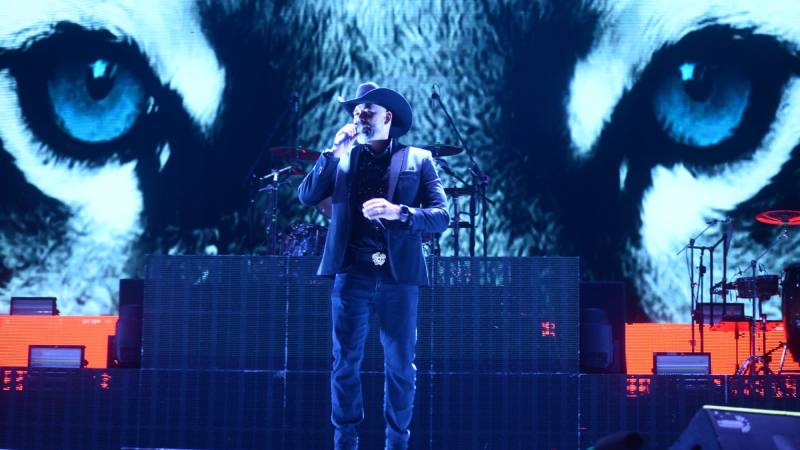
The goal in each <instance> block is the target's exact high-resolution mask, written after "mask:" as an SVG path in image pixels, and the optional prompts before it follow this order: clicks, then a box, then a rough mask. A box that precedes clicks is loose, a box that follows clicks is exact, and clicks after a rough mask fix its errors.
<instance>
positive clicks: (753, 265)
mask: <svg viewBox="0 0 800 450" xmlns="http://www.w3.org/2000/svg"><path fill="white" fill-rule="evenodd" d="M788 238H789V231H788V230H787V229H786V227H784V228H783V229H782V230H781V232H780V234H778V237H777V238H775V240H774V241H772V243H771V244H770V245H769V247H767V248H765V249H764V251H762V252H761V254H760V255H758V256H757V257H756V258H755V259H753V260H752V261H750V272H751V276H752V278H751V280H750V283H752V292H753V294H752V295H753V317H752V318H751V319H750V355H749V356H748V357H747V359H745V360H744V362H743V363H742V365H741V366H740V367H739V370H738V371H737V372H736V374H737V375H745V374H748V373H749V374H750V375H755V374H756V373H757V371H758V368H757V364H758V363H761V364H762V367H763V370H764V373H765V374H769V373H772V371H771V370H770V369H769V360H770V356H769V354H764V355H756V321H760V322H761V332H762V333H763V347H764V350H766V348H767V316H764V315H762V314H761V298H760V296H759V293H758V282H757V279H756V269H757V267H758V261H760V260H761V258H763V257H764V256H766V254H767V253H769V252H770V251H772V249H773V248H775V246H776V245H778V242H780V241H782V240H784V239H788ZM756 312H758V316H756ZM757 317H758V319H756V318H757ZM769 353H772V352H769Z"/></svg>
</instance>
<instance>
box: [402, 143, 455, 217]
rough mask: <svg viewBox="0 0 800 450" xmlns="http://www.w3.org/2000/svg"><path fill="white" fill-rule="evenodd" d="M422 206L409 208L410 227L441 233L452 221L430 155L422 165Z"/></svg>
mask: <svg viewBox="0 0 800 450" xmlns="http://www.w3.org/2000/svg"><path fill="white" fill-rule="evenodd" d="M420 177H421V179H420V204H421V205H422V206H421V207H420V208H412V207H409V208H408V213H409V214H408V221H407V224H408V228H409V229H411V230H412V231H419V232H423V233H441V232H443V231H444V230H446V229H447V225H448V224H449V223H450V213H448V212H447V197H446V196H445V193H444V187H443V186H442V180H441V179H439V174H438V173H437V172H436V167H435V166H434V164H433V158H432V157H431V156H430V155H428V156H426V157H425V158H424V159H423V160H422V164H421V167H420Z"/></svg>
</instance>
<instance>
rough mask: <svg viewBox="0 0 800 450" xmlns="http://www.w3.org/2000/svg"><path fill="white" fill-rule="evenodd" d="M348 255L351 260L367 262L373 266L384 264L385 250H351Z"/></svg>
mask: <svg viewBox="0 0 800 450" xmlns="http://www.w3.org/2000/svg"><path fill="white" fill-rule="evenodd" d="M350 257H351V259H352V260H353V262H360V263H368V264H371V265H373V266H375V267H380V266H383V265H384V264H386V252H385V251H383V250H377V251H374V252H372V253H364V252H353V253H352V254H351V256H350Z"/></svg>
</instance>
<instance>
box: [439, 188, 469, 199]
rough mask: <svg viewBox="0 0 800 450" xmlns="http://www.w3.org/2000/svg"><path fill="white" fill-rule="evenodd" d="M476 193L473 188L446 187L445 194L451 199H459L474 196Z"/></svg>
mask: <svg viewBox="0 0 800 450" xmlns="http://www.w3.org/2000/svg"><path fill="white" fill-rule="evenodd" d="M474 192H475V189H473V188H471V187H446V188H444V193H445V194H446V195H448V196H450V197H453V198H458V197H465V196H467V195H472V194H473V193H474Z"/></svg>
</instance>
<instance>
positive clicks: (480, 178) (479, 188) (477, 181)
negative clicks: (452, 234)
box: [431, 85, 495, 257]
mask: <svg viewBox="0 0 800 450" xmlns="http://www.w3.org/2000/svg"><path fill="white" fill-rule="evenodd" d="M437 90H438V86H436V85H433V91H432V93H431V100H434V101H436V103H438V104H439V107H440V108H441V109H442V112H444V115H445V117H446V118H447V123H448V124H449V125H450V128H451V129H452V130H453V132H455V134H456V137H457V138H458V141H459V142H460V143H461V146H462V147H463V148H464V150H465V151H466V153H467V158H469V162H470V166H469V172H470V175H472V188H473V193H472V195H471V197H470V202H469V205H470V208H469V215H470V223H471V224H472V228H470V232H469V256H475V217H476V216H477V212H476V211H475V208H476V207H477V202H478V200H479V201H480V208H481V220H482V221H483V223H482V224H481V228H482V233H483V256H484V257H486V256H487V255H488V248H489V235H488V228H487V226H486V218H487V216H486V204H487V203H488V204H490V205H492V206H494V204H495V202H494V201H493V200H491V199H489V198H488V197H486V188H487V186H488V185H489V177H488V176H487V175H486V174H485V173H484V172H483V171H482V170H481V168H480V166H479V165H478V163H477V162H476V161H475V158H474V157H473V154H472V149H471V148H470V147H469V145H467V142H466V141H465V140H464V138H463V137H462V136H461V133H459V132H458V127H456V124H455V122H454V121H453V118H452V117H451V116H450V113H449V112H448V111H447V108H446V107H445V106H444V103H443V102H442V99H441V97H440V96H439V93H438V92H437ZM464 184H466V183H464ZM476 196H477V197H478V198H477V199H476ZM455 220H456V222H458V221H459V220H460V219H459V217H458V216H456V217H455ZM457 230H458V229H456V230H455V231H456V235H457V234H458V233H457ZM456 243H457V242H456ZM456 248H458V247H457V246H456ZM456 252H458V250H456ZM456 256H458V254H457V253H456Z"/></svg>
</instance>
